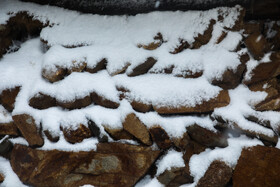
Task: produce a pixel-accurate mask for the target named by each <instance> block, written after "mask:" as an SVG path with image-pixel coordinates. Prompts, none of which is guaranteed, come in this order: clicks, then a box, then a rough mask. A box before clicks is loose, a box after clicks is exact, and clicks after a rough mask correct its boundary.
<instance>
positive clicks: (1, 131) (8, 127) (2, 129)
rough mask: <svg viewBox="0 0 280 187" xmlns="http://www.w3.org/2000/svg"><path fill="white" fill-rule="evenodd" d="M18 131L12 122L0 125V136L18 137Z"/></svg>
mask: <svg viewBox="0 0 280 187" xmlns="http://www.w3.org/2000/svg"><path fill="white" fill-rule="evenodd" d="M19 134H20V133H19V130H18V128H17V126H16V125H15V124H14V122H9V123H0V135H10V136H19Z"/></svg>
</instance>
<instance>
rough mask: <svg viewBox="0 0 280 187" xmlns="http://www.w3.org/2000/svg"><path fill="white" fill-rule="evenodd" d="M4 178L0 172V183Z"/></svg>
mask: <svg viewBox="0 0 280 187" xmlns="http://www.w3.org/2000/svg"><path fill="white" fill-rule="evenodd" d="M4 180H5V177H4V175H3V174H2V173H0V183H2V182H3V181H4Z"/></svg>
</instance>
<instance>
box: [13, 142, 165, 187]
mask: <svg viewBox="0 0 280 187" xmlns="http://www.w3.org/2000/svg"><path fill="white" fill-rule="evenodd" d="M159 153H160V152H159V151H153V150H152V149H151V148H146V147H141V146H135V145H126V144H120V143H105V144H99V145H98V147H97V151H96V152H95V151H91V152H64V151H57V150H52V151H41V150H35V149H31V148H29V147H26V146H23V145H15V147H14V149H13V151H12V155H11V165H12V168H13V170H14V171H15V173H16V174H17V175H18V176H19V178H20V180H21V181H23V182H24V183H26V184H29V185H33V186H67V187H68V186H81V185H84V184H91V185H94V186H133V185H134V184H135V183H136V182H137V181H138V180H139V179H140V177H142V176H143V175H144V174H145V173H146V172H147V170H148V169H149V168H150V166H151V165H152V163H153V162H154V161H155V159H156V158H157V157H158V155H159ZM35 168H36V169H35Z"/></svg>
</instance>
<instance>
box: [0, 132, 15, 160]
mask: <svg viewBox="0 0 280 187" xmlns="http://www.w3.org/2000/svg"><path fill="white" fill-rule="evenodd" d="M0 140H1V139H0ZM0 142H1V143H0V156H3V157H5V158H8V159H9V158H10V154H11V151H12V149H13V147H14V145H13V143H12V142H11V141H10V140H9V139H8V137H6V138H3V139H2V140H1V141H0Z"/></svg>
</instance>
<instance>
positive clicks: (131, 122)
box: [123, 113, 152, 145]
mask: <svg viewBox="0 0 280 187" xmlns="http://www.w3.org/2000/svg"><path fill="white" fill-rule="evenodd" d="M123 128H124V129H125V130H126V131H127V132H129V133H130V134H132V135H133V136H134V137H135V138H137V139H138V140H139V141H140V142H142V143H143V144H145V145H152V141H151V137H150V134H149V131H148V129H147V127H146V126H145V125H144V124H143V123H142V122H141V121H140V120H139V118H138V117H137V116H136V115H135V114H133V113H131V114H128V115H127V116H126V118H125V120H124V122H123Z"/></svg>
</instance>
